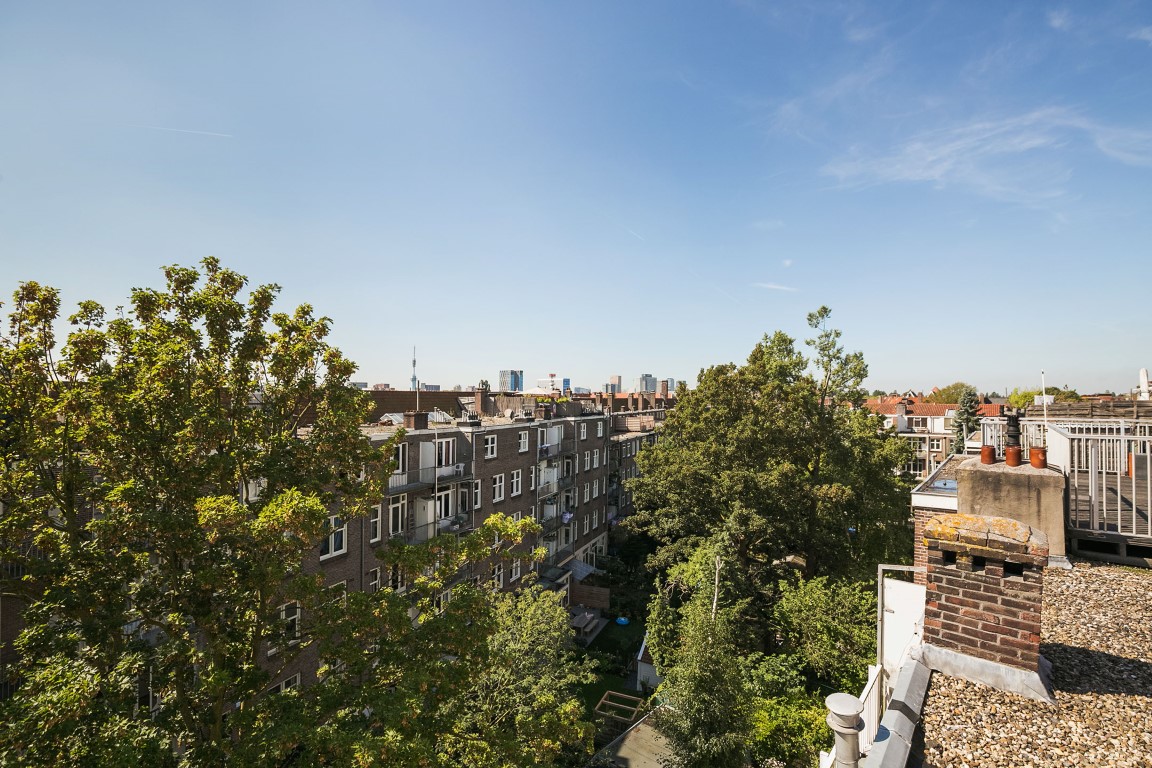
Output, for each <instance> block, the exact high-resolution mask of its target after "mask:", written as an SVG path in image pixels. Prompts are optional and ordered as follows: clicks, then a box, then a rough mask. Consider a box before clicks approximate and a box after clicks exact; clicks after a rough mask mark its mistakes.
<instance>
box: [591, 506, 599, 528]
mask: <svg viewBox="0 0 1152 768" xmlns="http://www.w3.org/2000/svg"><path fill="white" fill-rule="evenodd" d="M599 527H600V510H598V509H594V510H592V529H593V530H595V529H597V528H599Z"/></svg>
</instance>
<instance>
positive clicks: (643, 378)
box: [636, 373, 656, 392]
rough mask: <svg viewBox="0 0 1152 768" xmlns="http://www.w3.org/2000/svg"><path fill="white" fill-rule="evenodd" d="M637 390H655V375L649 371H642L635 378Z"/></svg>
mask: <svg viewBox="0 0 1152 768" xmlns="http://www.w3.org/2000/svg"><path fill="white" fill-rule="evenodd" d="M636 391H637V392H655V391H656V377H655V376H653V375H652V374H650V373H642V374H640V376H639V377H638V378H637V379H636Z"/></svg>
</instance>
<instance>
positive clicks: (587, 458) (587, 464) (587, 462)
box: [584, 451, 592, 472]
mask: <svg viewBox="0 0 1152 768" xmlns="http://www.w3.org/2000/svg"><path fill="white" fill-rule="evenodd" d="M590 469H592V451H584V471H585V472H587V471H588V470H590Z"/></svg>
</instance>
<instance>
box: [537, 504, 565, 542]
mask: <svg viewBox="0 0 1152 768" xmlns="http://www.w3.org/2000/svg"><path fill="white" fill-rule="evenodd" d="M572 517H573V514H572V509H571V508H570V507H569V506H567V505H565V504H545V505H543V506H542V507H540V527H541V529H542V530H541V534H542V535H547V534H550V533H554V532H555V531H557V530H558V529H559V528H560V526H562V525H567V524H568V523H570V522H572Z"/></svg>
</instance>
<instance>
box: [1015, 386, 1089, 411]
mask: <svg viewBox="0 0 1152 768" xmlns="http://www.w3.org/2000/svg"><path fill="white" fill-rule="evenodd" d="M1039 394H1040V388H1039V387H1037V388H1036V389H1020V388H1019V387H1017V388H1015V389H1013V390H1012V391H1011V392H1010V393H1009V394H1008V405H1010V406H1012V407H1013V408H1027V407H1028V406H1030V405H1035V403H1036V396H1037V395H1039ZM1044 394H1048V395H1053V396H1054V397H1055V399H1056V402H1058V403H1076V402H1079V401H1080V393H1079V392H1077V391H1076V390H1074V389H1069V388H1068V387H1067V386H1065V387H1048V388H1047V389H1045V390H1044Z"/></svg>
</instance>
